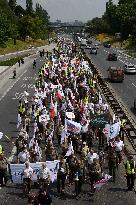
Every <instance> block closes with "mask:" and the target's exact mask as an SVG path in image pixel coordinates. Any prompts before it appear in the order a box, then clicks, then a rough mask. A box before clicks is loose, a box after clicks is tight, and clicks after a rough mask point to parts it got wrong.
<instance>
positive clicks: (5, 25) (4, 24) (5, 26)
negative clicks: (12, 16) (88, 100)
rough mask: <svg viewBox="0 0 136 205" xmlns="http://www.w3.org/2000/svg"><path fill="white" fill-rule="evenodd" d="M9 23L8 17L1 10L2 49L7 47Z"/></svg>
mask: <svg viewBox="0 0 136 205" xmlns="http://www.w3.org/2000/svg"><path fill="white" fill-rule="evenodd" d="M8 31H9V21H8V20H7V16H6V15H5V14H4V13H3V11H2V10H0V47H5V41H6V40H7V37H8Z"/></svg>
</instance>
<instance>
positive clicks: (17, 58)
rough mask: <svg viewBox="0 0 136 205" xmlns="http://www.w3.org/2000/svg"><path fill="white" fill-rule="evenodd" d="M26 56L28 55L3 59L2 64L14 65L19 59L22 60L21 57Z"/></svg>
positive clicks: (0, 64)
mask: <svg viewBox="0 0 136 205" xmlns="http://www.w3.org/2000/svg"><path fill="white" fill-rule="evenodd" d="M24 57H26V56H20V57H15V58H11V59H9V60H6V61H1V62H0V66H13V65H15V64H16V63H17V62H18V60H20V59H21V58H24Z"/></svg>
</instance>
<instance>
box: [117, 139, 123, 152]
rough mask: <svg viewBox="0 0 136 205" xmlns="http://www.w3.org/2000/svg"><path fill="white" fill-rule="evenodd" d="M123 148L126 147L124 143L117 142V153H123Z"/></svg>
mask: <svg viewBox="0 0 136 205" xmlns="http://www.w3.org/2000/svg"><path fill="white" fill-rule="evenodd" d="M123 147H124V143H123V141H121V140H120V141H119V142H118V141H116V142H115V151H117V152H120V151H122V149H123Z"/></svg>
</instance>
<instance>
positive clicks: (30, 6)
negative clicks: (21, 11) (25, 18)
mask: <svg viewBox="0 0 136 205" xmlns="http://www.w3.org/2000/svg"><path fill="white" fill-rule="evenodd" d="M26 14H27V15H32V14H33V1H32V0H26Z"/></svg>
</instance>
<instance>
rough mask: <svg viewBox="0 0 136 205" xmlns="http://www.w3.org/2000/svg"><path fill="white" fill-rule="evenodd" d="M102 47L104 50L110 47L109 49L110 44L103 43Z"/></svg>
mask: <svg viewBox="0 0 136 205" xmlns="http://www.w3.org/2000/svg"><path fill="white" fill-rule="evenodd" d="M103 46H104V47H105V48H110V47H111V44H110V43H109V42H104V43H103Z"/></svg>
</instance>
